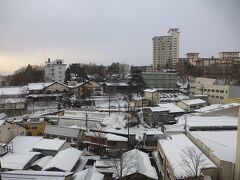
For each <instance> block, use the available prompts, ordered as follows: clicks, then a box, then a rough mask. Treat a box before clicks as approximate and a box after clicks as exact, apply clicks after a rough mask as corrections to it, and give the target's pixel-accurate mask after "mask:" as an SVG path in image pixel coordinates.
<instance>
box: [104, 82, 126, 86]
mask: <svg viewBox="0 0 240 180" xmlns="http://www.w3.org/2000/svg"><path fill="white" fill-rule="evenodd" d="M105 84H106V86H129V85H128V83H123V82H122V83H105Z"/></svg>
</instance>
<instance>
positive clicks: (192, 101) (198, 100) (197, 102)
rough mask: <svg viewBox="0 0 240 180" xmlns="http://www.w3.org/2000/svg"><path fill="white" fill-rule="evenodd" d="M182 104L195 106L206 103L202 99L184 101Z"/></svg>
mask: <svg viewBox="0 0 240 180" xmlns="http://www.w3.org/2000/svg"><path fill="white" fill-rule="evenodd" d="M182 103H184V104H186V105H188V106H190V105H195V104H204V103H206V101H204V100H202V99H189V100H183V101H182Z"/></svg>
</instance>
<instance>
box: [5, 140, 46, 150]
mask: <svg viewBox="0 0 240 180" xmlns="http://www.w3.org/2000/svg"><path fill="white" fill-rule="evenodd" d="M41 139H43V137H41V136H16V137H15V138H14V139H13V140H12V141H11V142H10V143H9V146H11V144H13V153H15V152H16V153H26V152H30V151H31V150H32V149H33V147H34V146H35V145H36V144H37V143H38V142H39V141H40V140H41Z"/></svg>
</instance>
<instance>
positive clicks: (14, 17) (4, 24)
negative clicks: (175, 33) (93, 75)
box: [0, 0, 240, 74]
mask: <svg viewBox="0 0 240 180" xmlns="http://www.w3.org/2000/svg"><path fill="white" fill-rule="evenodd" d="M239 17H240V0H0V74H9V73H12V72H14V70H16V69H18V68H19V67H21V66H25V65H27V64H36V65H43V64H44V61H45V59H46V58H48V57H50V58H51V59H56V58H63V59H65V62H66V63H72V62H82V63H89V62H96V63H97V64H111V63H112V62H113V61H119V62H122V63H128V64H133V65H150V64H151V63H152V37H153V36H155V35H166V34H167V31H168V29H169V28H171V27H174V28H179V29H180V56H181V57H185V54H186V53H188V52H199V53H200V56H202V57H210V56H218V52H221V51H240V20H239Z"/></svg>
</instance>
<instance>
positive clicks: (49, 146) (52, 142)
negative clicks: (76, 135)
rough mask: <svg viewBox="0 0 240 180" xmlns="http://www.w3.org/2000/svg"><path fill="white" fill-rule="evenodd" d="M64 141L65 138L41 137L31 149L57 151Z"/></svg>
mask: <svg viewBox="0 0 240 180" xmlns="http://www.w3.org/2000/svg"><path fill="white" fill-rule="evenodd" d="M65 142H66V140H60V139H41V140H40V141H39V142H37V143H36V144H35V145H34V146H33V149H41V150H51V151H58V150H59V149H60V148H61V147H62V146H63V145H64V143H65Z"/></svg>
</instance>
